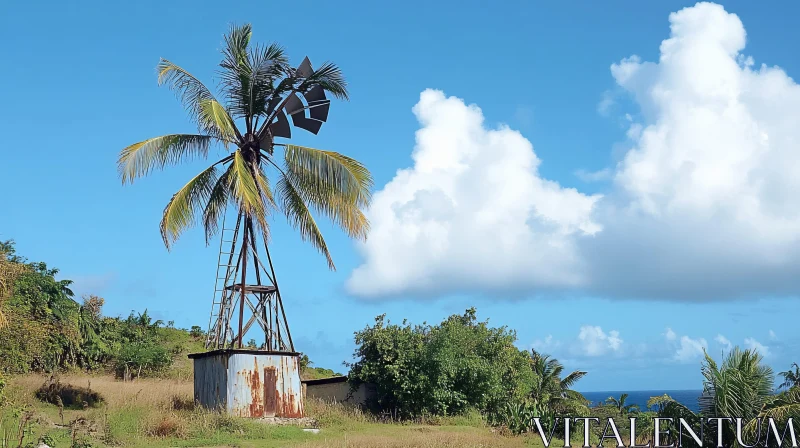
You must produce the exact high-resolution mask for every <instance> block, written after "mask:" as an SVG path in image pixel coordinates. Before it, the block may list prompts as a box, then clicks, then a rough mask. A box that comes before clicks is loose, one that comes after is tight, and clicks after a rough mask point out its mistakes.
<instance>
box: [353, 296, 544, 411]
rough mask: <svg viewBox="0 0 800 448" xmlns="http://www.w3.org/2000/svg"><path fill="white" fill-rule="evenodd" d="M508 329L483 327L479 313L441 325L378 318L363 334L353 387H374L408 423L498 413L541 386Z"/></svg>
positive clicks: (384, 405)
mask: <svg viewBox="0 0 800 448" xmlns="http://www.w3.org/2000/svg"><path fill="white" fill-rule="evenodd" d="M515 341H516V334H515V333H514V332H513V331H510V330H508V329H507V328H506V327H500V328H493V327H490V326H489V325H488V323H487V322H478V320H477V317H476V314H475V309H474V308H472V309H469V310H467V311H466V312H465V313H464V314H463V315H453V316H450V317H449V318H447V319H445V320H444V321H443V322H442V323H441V324H439V325H436V326H430V325H424V324H423V325H417V326H411V325H409V324H407V323H406V322H403V324H402V325H393V324H391V323H389V322H385V316H378V317H377V318H376V320H375V325H374V326H372V327H369V326H368V327H367V328H365V329H364V330H362V331H360V332H357V333H356V335H355V342H356V345H357V348H356V351H355V354H354V357H355V358H356V360H357V361H356V362H355V363H354V364H352V365H351V371H350V379H351V383H352V384H353V386H356V385H358V384H359V383H372V384H374V385H375V386H376V388H377V407H378V408H379V409H381V410H385V411H389V412H391V413H392V415H394V416H397V417H400V418H415V417H421V416H425V415H441V416H446V415H457V414H460V413H462V412H464V411H465V410H467V409H469V408H475V409H478V410H479V411H481V412H484V413H490V414H492V413H497V412H499V411H500V410H501V409H502V408H503V407H504V406H505V404H506V403H507V402H509V401H521V400H523V399H524V398H525V397H526V396H527V395H528V394H529V393H530V390H531V387H532V384H533V378H534V376H533V371H532V370H531V368H530V357H529V355H528V354H527V352H524V351H521V350H519V349H518V348H516V347H515V346H514V342H515Z"/></svg>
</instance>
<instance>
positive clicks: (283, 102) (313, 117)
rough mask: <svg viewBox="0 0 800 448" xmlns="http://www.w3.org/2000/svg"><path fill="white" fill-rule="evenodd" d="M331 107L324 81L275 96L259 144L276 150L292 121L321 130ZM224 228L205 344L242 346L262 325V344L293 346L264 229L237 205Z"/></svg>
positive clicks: (302, 73) (304, 68) (300, 71)
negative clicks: (232, 220) (300, 91)
mask: <svg viewBox="0 0 800 448" xmlns="http://www.w3.org/2000/svg"><path fill="white" fill-rule="evenodd" d="M295 73H296V76H297V77H302V78H305V77H307V76H309V75H310V74H311V73H313V68H312V66H311V61H309V59H308V57H306V58H305V59H303V62H302V63H301V64H300V66H299V67H298V68H297V69H296V72H295ZM301 96H302V98H303V99H301ZM303 100H305V101H303ZM329 110H330V100H329V99H327V98H326V96H325V90H324V89H323V88H322V87H320V86H319V85H317V86H315V87H313V88H311V89H310V90H308V91H307V92H305V93H303V94H301V95H298V94H297V93H296V92H291V93H289V95H287V96H286V97H280V96H275V97H274V98H273V99H272V100H271V101H270V104H269V106H268V109H267V115H268V118H267V123H268V124H266V125H265V126H264V127H263V131H262V132H261V133H260V134H259V135H258V142H259V145H258V147H259V149H260V150H263V151H267V152H268V153H270V154H272V153H273V148H274V146H275V145H279V144H277V143H275V139H276V138H286V139H288V138H291V136H292V125H294V127H296V128H300V129H304V130H306V131H308V132H311V133H313V134H315V135H316V134H317V133H318V132H319V130H320V128H321V127H322V124H323V123H325V122H326V121H327V119H328V112H329ZM287 116H288V117H291V120H292V125H290V124H289V118H288V117H287ZM220 234H221V235H220V250H219V256H218V258H217V276H216V281H215V285H214V298H213V301H212V306H211V314H210V316H209V322H208V332H207V336H206V343H205V345H206V349H224V348H234V347H238V348H243V347H244V337H245V335H246V334H247V333H248V332H249V331H250V330H251V329H252V328H253V326H257V327H258V329H259V330H260V332H261V333H263V340H262V342H263V343H262V344H261V345H260V348H261V349H263V350H265V351H273V352H294V351H295V349H294V343H293V341H292V335H291V332H290V331H289V324H288V321H287V319H286V312H285V311H284V308H283V301H282V299H281V293H280V288H279V287H278V281H277V277H276V275H275V269H274V266H273V263H272V257H271V255H270V251H269V244H268V241H267V240H266V238H265V235H263V234H261V235H259V234H258V233H257V232H256V231H255V229H254V226H253V220H252V218H251V217H247V216H245V214H244V213H243V212H242V211H238V213H237V216H236V221H235V224H234V226H233V227H231V228H226V227H225V222H223V226H222V231H221V232H220ZM262 248H263V251H262V250H261V249H262ZM248 268H249V269H248ZM245 310H247V311H245ZM237 313H238V319H237ZM245 319H246V321H245Z"/></svg>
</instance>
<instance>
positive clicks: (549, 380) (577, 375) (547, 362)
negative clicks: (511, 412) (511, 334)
mask: <svg viewBox="0 0 800 448" xmlns="http://www.w3.org/2000/svg"><path fill="white" fill-rule="evenodd" d="M531 368H532V369H533V372H534V374H535V376H536V378H535V380H534V386H533V389H532V390H531V399H532V400H533V402H534V403H539V404H541V405H544V406H547V407H548V408H550V409H551V410H557V411H565V410H571V409H578V408H581V409H582V408H585V407H586V403H587V400H586V398H585V397H584V396H583V395H581V394H580V393H579V392H576V391H574V390H572V387H573V386H574V385H575V383H577V382H578V380H580V379H581V378H583V377H584V376H585V375H586V372H582V371H579V370H576V371H574V372H572V373H570V374H569V375H567V376H565V377H563V378H562V377H561V375H562V374H563V373H564V366H563V365H562V364H561V363H560V362H559V361H558V360H557V359H555V358H551V357H550V356H549V355H543V354H541V353H539V352H537V351H536V350H531Z"/></svg>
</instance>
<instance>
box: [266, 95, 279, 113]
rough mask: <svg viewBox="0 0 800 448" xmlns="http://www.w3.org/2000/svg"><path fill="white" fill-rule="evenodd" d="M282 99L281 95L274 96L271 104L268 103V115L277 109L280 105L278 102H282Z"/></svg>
mask: <svg viewBox="0 0 800 448" xmlns="http://www.w3.org/2000/svg"><path fill="white" fill-rule="evenodd" d="M281 100H282V98H281V97H280V96H274V97H272V99H271V100H270V101H269V104H268V105H267V115H269V114H271V113H272V111H273V110H275V108H276V107H278V104H280V103H281Z"/></svg>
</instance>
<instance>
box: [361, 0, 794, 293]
mask: <svg viewBox="0 0 800 448" xmlns="http://www.w3.org/2000/svg"><path fill="white" fill-rule="evenodd" d="M669 24H670V35H669V37H668V38H667V39H666V40H664V41H663V42H661V45H660V56H659V58H658V60H657V61H652V62H651V61H645V60H642V58H640V57H638V56H635V55H634V56H630V57H627V58H624V59H622V60H621V61H620V62H618V63H615V64H613V65H612V66H611V74H612V76H613V78H614V80H615V81H616V83H617V85H618V87H619V88H621V89H623V90H625V91H627V92H629V94H630V95H631V97H632V98H633V99H634V100H635V102H636V105H637V108H638V109H639V110H638V111H633V112H636V113H635V116H636V117H640V118H637V119H635V120H632V121H630V124H629V129H628V131H627V139H628V140H627V142H626V145H627V147H628V150H627V152H625V153H624V157H623V158H622V159H621V160H620V162H619V163H618V164H617V166H616V167H615V168H614V169H613V171H612V172H611V173H608V175H609V176H610V177H611V178H612V179H613V185H612V186H611V190H610V191H609V192H608V193H607V194H606V195H605V196H604V197H602V198H601V196H599V195H588V194H584V193H582V192H580V191H578V190H575V189H571V188H564V187H563V186H561V185H559V184H558V183H557V182H554V181H552V180H548V179H544V178H542V177H541V175H540V174H539V171H538V166H539V164H540V163H541V161H540V160H539V159H538V157H537V156H536V154H535V153H534V150H533V145H532V144H531V143H530V141H529V140H527V139H526V138H525V137H523V136H522V135H521V134H519V133H518V132H516V131H514V130H511V129H509V128H507V127H504V126H500V127H498V128H489V127H487V126H486V125H485V124H484V123H483V116H482V114H481V112H480V109H478V107H477V106H474V105H470V106H468V105H466V104H465V103H464V102H463V101H462V100H460V99H458V98H453V97H446V96H445V95H444V94H443V93H442V92H439V91H433V90H426V91H425V92H423V93H422V95H421V97H420V101H419V103H418V104H417V105H416V106H415V107H414V113H415V114H416V116H417V119H418V120H419V122H420V126H421V128H420V130H419V131H417V136H416V137H417V145H416V147H415V149H414V152H413V160H414V164H413V166H412V167H410V168H407V169H403V170H400V171H398V173H397V175H396V176H395V178H394V179H392V180H391V181H390V182H389V183H388V184H386V185H385V186H384V187H383V188H381V189H380V190H379V191H377V192H376V194H375V196H374V202H373V204H372V206H371V207H370V209H369V210H368V217H369V219H370V221H371V224H372V230H371V232H370V234H369V238H368V240H367V242H366V243H364V244H362V245H361V246H359V249H360V251H361V254H362V256H363V264H362V265H361V266H359V267H358V268H356V269H355V271H354V272H353V273H352V274H351V276H350V278H349V279H348V283H347V286H348V288H349V290H350V291H351V292H353V293H355V294H357V295H360V296H390V295H399V294H418V295H424V294H442V293H456V292H465V291H475V290H479V291H482V292H492V293H504V292H514V293H519V292H523V293H525V292H540V291H542V290H544V289H548V288H555V289H570V290H573V291H574V290H580V291H588V292H590V293H592V294H596V295H602V296H607V297H633V298H660V299H665V298H666V299H673V300H720V299H726V298H732V297H741V296H750V295H764V294H770V295H781V294H796V293H797V291H798V290H800V277H798V276H797V275H795V273H796V272H797V270H798V269H800V201H797V199H796V198H797V197H798V196H800V157H798V154H799V153H800V126H797V123H800V86H798V85H797V84H796V83H795V82H794V81H793V80H792V79H791V78H790V77H789V76H788V75H787V74H786V73H785V72H784V71H783V70H781V69H779V68H776V67H768V66H764V65H762V66H758V67H757V66H756V65H755V63H754V60H753V58H751V57H749V56H747V55H745V54H744V53H743V50H744V48H745V43H746V32H745V28H744V25H743V24H742V22H741V20H740V19H739V17H738V16H736V15H735V14H731V13H728V12H727V11H725V9H724V8H723V7H722V6H719V5H715V4H711V3H698V4H697V5H695V6H693V7H690V8H684V9H682V10H680V11H678V12H676V13H673V14H671V15H670V16H669ZM656 44H657V43H656V42H654V43H653V46H655V45H656ZM533 138H535V136H533ZM609 150H610V149H609ZM581 173H582V174H588V173H585V172H581Z"/></svg>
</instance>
